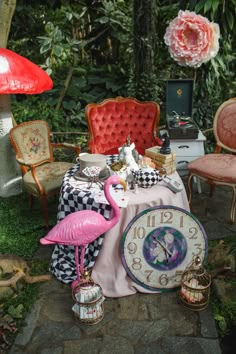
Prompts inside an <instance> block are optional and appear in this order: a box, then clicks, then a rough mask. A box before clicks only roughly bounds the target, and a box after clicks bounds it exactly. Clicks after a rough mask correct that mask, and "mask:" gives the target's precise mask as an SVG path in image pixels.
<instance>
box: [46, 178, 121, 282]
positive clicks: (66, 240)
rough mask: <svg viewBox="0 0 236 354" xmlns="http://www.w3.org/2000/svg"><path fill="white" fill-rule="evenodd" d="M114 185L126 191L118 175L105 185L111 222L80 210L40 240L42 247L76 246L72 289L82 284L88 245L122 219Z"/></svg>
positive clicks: (93, 212) (90, 211)
mask: <svg viewBox="0 0 236 354" xmlns="http://www.w3.org/2000/svg"><path fill="white" fill-rule="evenodd" d="M112 184H121V185H122V186H123V187H124V190H125V189H126V183H125V181H124V180H123V179H122V178H120V177H119V176H117V175H112V176H111V177H109V178H108V179H107V180H106V182H105V185H104V193H105V196H106V199H107V201H108V202H109V204H110V205H111V208H112V217H111V219H110V220H106V219H104V217H103V216H102V215H101V214H99V213H97V212H95V211H92V210H80V211H76V212H74V213H71V214H69V215H67V216H66V217H65V218H64V219H63V220H61V221H60V222H59V223H58V224H56V225H55V226H54V227H53V228H52V229H51V230H50V231H49V233H48V234H47V235H46V236H45V237H43V238H41V239H40V243H41V244H42V245H50V244H56V243H57V244H61V245H67V246H75V263H76V272H77V280H75V281H73V283H72V288H74V287H75V286H76V285H77V284H78V283H79V282H80V274H82V273H83V272H84V254H85V248H86V245H87V244H89V243H91V242H93V241H94V240H96V238H98V237H99V236H101V235H102V234H103V233H104V232H106V231H108V230H110V229H111V228H112V227H113V226H115V225H116V224H117V223H118V221H119V218H120V209H119V207H118V205H117V204H116V202H115V201H114V199H113V198H112V197H111V195H110V191H109V189H110V186H111V185H112ZM79 246H82V250H81V255H80V266H79V256H78V247H79Z"/></svg>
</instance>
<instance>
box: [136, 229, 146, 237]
mask: <svg viewBox="0 0 236 354" xmlns="http://www.w3.org/2000/svg"><path fill="white" fill-rule="evenodd" d="M145 235H146V230H145V228H144V227H143V226H139V227H135V228H134V238H137V237H138V238H140V239H142V238H144V237H145Z"/></svg>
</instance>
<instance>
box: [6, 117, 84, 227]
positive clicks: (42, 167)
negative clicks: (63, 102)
mask: <svg viewBox="0 0 236 354" xmlns="http://www.w3.org/2000/svg"><path fill="white" fill-rule="evenodd" d="M9 136H10V140H11V143H12V146H13V148H14V150H15V152H16V160H17V162H18V163H19V164H20V166H21V170H22V173H23V184H24V187H25V189H26V191H27V192H28V193H29V194H30V206H32V201H33V197H38V198H40V199H41V202H42V208H43V215H44V218H45V223H46V226H47V227H48V210H47V198H48V197H49V196H51V195H53V194H55V193H58V192H59V191H60V187H61V184H62V179H63V177H64V175H65V173H66V171H67V170H68V169H69V168H71V167H72V166H73V165H74V164H73V163H68V162H54V158H53V148H70V149H73V150H75V152H76V154H77V155H78V154H79V153H80V147H79V146H76V145H72V144H66V143H64V144H63V143H60V144H55V143H51V141H50V128H49V126H48V124H47V123H46V122H45V121H43V120H35V121H31V122H24V123H21V124H19V125H16V126H15V127H14V128H12V129H11V130H10V133H9Z"/></svg>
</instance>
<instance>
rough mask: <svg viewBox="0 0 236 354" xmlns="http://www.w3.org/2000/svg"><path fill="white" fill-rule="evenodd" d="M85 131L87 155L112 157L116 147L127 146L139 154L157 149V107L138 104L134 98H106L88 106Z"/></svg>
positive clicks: (151, 102)
mask: <svg viewBox="0 0 236 354" xmlns="http://www.w3.org/2000/svg"><path fill="white" fill-rule="evenodd" d="M85 116H86V119H87V122H88V128H89V151H90V152H91V153H99V154H105V155H109V154H116V153H118V147H120V146H121V145H123V144H124V143H125V142H126V139H127V137H128V135H130V138H131V142H134V143H135V147H136V149H137V150H138V152H139V153H140V154H143V155H144V152H145V149H147V148H149V147H151V146H154V145H157V142H158V138H156V135H157V132H158V125H159V119H160V107H159V104H158V103H155V102H153V101H146V102H140V101H138V100H136V99H135V98H131V97H128V98H124V97H116V98H108V99H105V100H104V101H102V102H101V103H90V104H88V105H87V106H86V108H85Z"/></svg>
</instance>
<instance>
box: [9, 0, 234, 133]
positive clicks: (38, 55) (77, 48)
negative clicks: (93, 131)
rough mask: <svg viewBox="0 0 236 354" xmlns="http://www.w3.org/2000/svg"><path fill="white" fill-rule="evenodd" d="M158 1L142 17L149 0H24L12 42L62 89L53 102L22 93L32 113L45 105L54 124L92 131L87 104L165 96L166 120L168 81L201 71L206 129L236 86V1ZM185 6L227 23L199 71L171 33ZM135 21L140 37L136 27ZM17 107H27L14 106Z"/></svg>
mask: <svg viewBox="0 0 236 354" xmlns="http://www.w3.org/2000/svg"><path fill="white" fill-rule="evenodd" d="M150 3H152V4H151V5H150V4H149V5H150V6H151V9H152V11H151V12H150V11H146V12H145V11H144V18H142V17H140V16H141V13H140V11H141V10H142V9H144V8H145V6H146V5H147V3H146V2H145V1H143V0H133V1H130V2H127V1H124V0H101V1H96V2H94V1H92V0H91V1H90V0H86V1H85V0H81V1H80V2H77V1H73V0H70V1H66V0H64V1H56V2H50V1H44V2H43V3H39V2H37V1H33V2H31V3H30V4H28V3H27V4H26V2H25V1H24V0H18V2H17V8H16V13H15V16H14V18H13V22H12V28H11V33H10V40H9V48H10V49H13V50H15V51H16V52H18V53H19V54H21V55H24V56H26V57H27V58H29V59H31V60H32V61H34V62H35V63H37V64H39V65H41V66H42V67H43V68H44V69H45V70H47V71H48V73H51V76H52V78H53V81H54V89H53V90H52V91H51V92H50V93H47V94H45V95H43V96H42V98H43V99H42V101H43V100H45V99H46V102H47V104H45V106H44V107H43V109H42V104H41V103H39V102H40V100H38V99H36V100H35V101H34V100H32V101H31V98H29V99H28V98H27V99H25V100H21V102H20V103H19V100H18V103H19V104H21V103H22V106H23V105H26V106H27V105H28V108H26V112H25V113H29V116H31V117H37V116H38V114H37V111H38V112H40V113H41V112H43V114H44V115H45V118H44V119H46V120H48V121H49V122H50V125H51V126H52V129H53V130H74V129H76V130H79V131H87V124H86V121H85V117H84V108H85V106H86V104H88V103H91V102H98V101H101V100H102V99H103V98H108V97H115V96H117V95H124V96H125V95H130V96H136V97H137V96H138V97H139V98H140V99H145V100H147V99H154V100H156V101H158V102H159V103H160V106H161V122H162V123H165V115H166V114H165V102H166V99H165V92H166V80H168V79H185V78H193V79H194V80H195V88H194V97H193V117H194V119H195V121H196V122H197V123H198V125H199V127H200V128H202V129H205V128H208V127H210V126H212V121H213V118H214V114H215V111H216V109H217V108H218V107H219V105H220V104H221V103H222V102H223V101H224V100H226V99H228V98H230V97H233V96H235V92H236V81H235V79H234V73H235V69H236V68H235V65H236V64H235V63H236V54H235V53H236V51H235V44H236V36H235V31H233V28H234V27H235V12H236V6H235V5H236V2H235V0H229V1H227V2H226V1H220V0H207V1H203V0H200V1H196V0H190V1H187V0H181V1H170V0H165V1H158V0H155V1H152V2H150ZM135 4H139V6H136V7H135V6H134V5H135ZM140 6H141V7H140ZM180 8H181V9H183V10H186V9H189V10H191V11H195V12H197V13H199V14H201V15H203V16H206V17H207V18H208V19H209V20H210V21H214V22H216V23H218V24H219V26H220V32H221V38H220V50H219V53H218V54H217V56H216V57H215V58H214V59H213V60H211V62H209V63H206V64H203V65H202V66H201V67H200V68H199V69H197V71H196V72H195V71H194V70H193V69H191V68H188V67H180V66H178V65H177V64H176V63H175V62H174V60H173V59H172V58H171V57H170V55H169V53H168V49H167V47H166V45H165V43H164V40H163V37H164V34H165V31H166V28H167V26H168V24H169V22H170V21H171V20H172V19H173V18H174V17H176V16H177V13H178V11H179V9H180ZM133 9H134V10H135V12H133ZM145 16H146V20H145ZM141 20H142V21H146V22H142V21H141ZM135 21H136V23H137V26H136V27H135V28H136V29H137V31H139V32H137V35H138V37H139V38H138V37H137V36H136V35H134V33H133V29H134V23H135ZM140 21H141V22H140ZM145 31H146V32H145ZM135 43H136V45H138V46H139V48H140V51H138V50H137V52H138V54H139V57H138V56H137V57H136V59H137V58H138V64H137V65H139V66H140V65H141V66H140V67H139V69H140V74H139V77H137V70H136V69H137V68H136V66H135V65H134V56H135V51H134V49H135ZM145 51H146V52H147V60H146V61H145V60H144V54H145V53H146V52H145ZM145 55H146V54H145ZM149 64H150V65H149ZM71 73H72V74H71ZM40 96H41V95H40ZM59 98H60V99H61V102H60V103H59V106H57V105H58V102H59ZM29 101H30V102H32V105H31V104H30V102H29ZM34 104H35V107H34ZM58 107H59V108H58ZM34 108H35V109H34ZM14 110H16V111H18V110H19V111H20V110H21V108H19V109H17V108H15V105H14ZM57 111H59V112H57ZM20 116H21V118H19V119H20V120H25V119H28V118H27V114H24V110H22V114H21V115H20ZM50 116H51V118H50ZM30 119H31V118H30ZM34 119H35V118H34ZM16 120H17V121H18V118H17V119H16ZM59 127H61V129H58V128H59Z"/></svg>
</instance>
